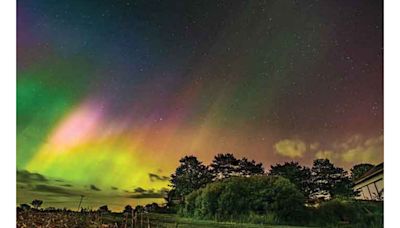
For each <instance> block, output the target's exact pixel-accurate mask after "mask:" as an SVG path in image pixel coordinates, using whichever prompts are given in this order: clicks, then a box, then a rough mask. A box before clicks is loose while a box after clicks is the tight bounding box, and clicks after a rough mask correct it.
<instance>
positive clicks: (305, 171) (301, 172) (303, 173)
mask: <svg viewBox="0 0 400 228" xmlns="http://www.w3.org/2000/svg"><path fill="white" fill-rule="evenodd" d="M269 174H270V175H275V176H282V177H284V178H286V179H288V180H290V182H292V183H293V184H294V185H296V187H297V188H298V189H299V190H300V191H301V192H302V193H303V195H304V196H305V197H307V198H308V197H309V196H310V194H311V189H312V185H311V182H310V178H311V170H310V169H309V168H308V167H305V166H301V165H299V163H298V162H285V163H284V164H283V165H281V164H276V165H275V166H273V165H271V170H270V173H269Z"/></svg>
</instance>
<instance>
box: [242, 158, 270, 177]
mask: <svg viewBox="0 0 400 228" xmlns="http://www.w3.org/2000/svg"><path fill="white" fill-rule="evenodd" d="M238 171H239V173H240V175H241V176H245V177H248V176H253V175H258V174H264V168H263V165H262V163H256V162H255V161H254V160H251V161H249V160H247V158H242V159H241V160H239V170H238Z"/></svg>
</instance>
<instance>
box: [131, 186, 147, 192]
mask: <svg viewBox="0 0 400 228" xmlns="http://www.w3.org/2000/svg"><path fill="white" fill-rule="evenodd" d="M133 192H134V193H143V192H146V190H145V189H143V188H141V187H138V188H135V190H133Z"/></svg>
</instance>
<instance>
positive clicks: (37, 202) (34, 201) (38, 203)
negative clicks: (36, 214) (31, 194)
mask: <svg viewBox="0 0 400 228" xmlns="http://www.w3.org/2000/svg"><path fill="white" fill-rule="evenodd" d="M42 203H43V201H42V200H38V199H35V200H33V201H32V203H31V204H32V206H33V207H34V208H35V209H38V208H39V207H40V206H42Z"/></svg>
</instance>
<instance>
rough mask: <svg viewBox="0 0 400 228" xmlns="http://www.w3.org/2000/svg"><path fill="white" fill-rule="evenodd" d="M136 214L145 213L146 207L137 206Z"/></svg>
mask: <svg viewBox="0 0 400 228" xmlns="http://www.w3.org/2000/svg"><path fill="white" fill-rule="evenodd" d="M135 212H136V213H143V212H144V207H143V206H142V205H137V206H136V207H135Z"/></svg>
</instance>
